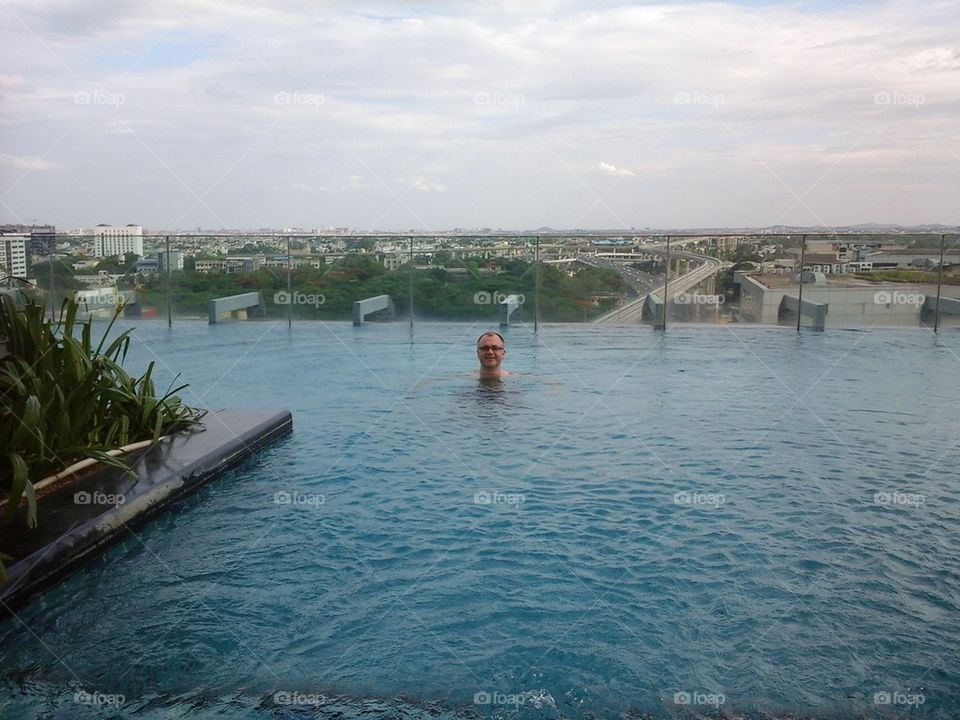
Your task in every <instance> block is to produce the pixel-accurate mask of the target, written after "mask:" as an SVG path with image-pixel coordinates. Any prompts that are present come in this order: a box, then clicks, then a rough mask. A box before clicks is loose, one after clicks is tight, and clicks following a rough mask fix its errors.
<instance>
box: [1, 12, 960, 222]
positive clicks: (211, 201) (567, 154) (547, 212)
mask: <svg viewBox="0 0 960 720" xmlns="http://www.w3.org/2000/svg"><path fill="white" fill-rule="evenodd" d="M958 27H960V2H957V1H949V2H947V1H941V0H928V1H920V0H914V1H899V0H897V1H892V2H871V3H856V4H851V3H845V2H833V3H830V2H769V3H764V2H670V3H624V2H612V1H611V2H598V1H593V2H584V1H569V2H568V1H565V0H510V1H508V2H498V1H497V0H485V1H483V2H459V1H456V0H454V1H450V2H442V3H437V2H419V1H417V0H400V1H398V2H363V1H362V0H361V1H360V2H322V1H317V0H276V1H275V2H273V3H271V4H270V6H269V7H268V6H266V5H259V4H255V3H249V2H244V1H243V0H182V1H176V0H174V1H171V2H164V1H162V0H129V1H126V2H115V1H114V0H0V223H11V222H12V223H31V222H34V221H36V222H40V223H52V224H56V225H57V226H58V228H63V229H67V228H72V227H86V228H89V227H92V226H94V225H96V224H98V223H109V224H126V223H136V224H140V225H143V226H144V227H145V228H147V229H149V230H151V231H155V232H163V231H173V230H190V229H196V228H198V227H199V228H204V229H220V228H236V229H256V228H291V227H299V228H306V229H310V228H326V227H350V228H352V229H356V230H401V231H407V230H411V231H417V232H421V231H423V232H430V231H440V230H446V229H453V228H457V227H460V228H483V227H489V228H494V229H504V230H520V231H522V230H531V229H536V228H540V227H552V228H563V229H572V228H585V229H613V230H616V229H624V230H627V229H630V228H636V229H642V228H704V227H765V226H771V225H778V224H784V225H803V226H817V225H822V226H825V227H833V226H843V225H852V224H861V223H884V224H902V225H913V224H927V223H943V224H948V225H955V224H960V202H958V201H960V35H958V33H957V28H958Z"/></svg>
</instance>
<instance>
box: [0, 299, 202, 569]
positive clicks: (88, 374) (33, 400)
mask: <svg viewBox="0 0 960 720" xmlns="http://www.w3.org/2000/svg"><path fill="white" fill-rule="evenodd" d="M77 309H78V305H77V303H76V302H75V301H73V300H67V301H65V302H64V304H63V306H62V307H61V310H60V316H59V318H57V319H49V318H47V317H46V316H45V314H44V310H43V308H42V307H41V306H39V305H37V304H35V303H33V302H28V303H27V304H26V305H25V306H24V307H22V308H20V307H18V306H17V305H16V303H14V302H13V300H12V298H10V297H9V296H6V295H0V337H6V339H7V349H8V351H9V352H10V355H9V356H7V357H6V358H3V359H0V443H2V445H0V500H6V501H7V510H6V517H7V520H10V519H11V518H12V517H13V516H14V515H15V513H16V509H17V507H18V506H19V505H20V504H21V502H22V501H23V499H24V498H25V499H26V503H27V522H28V524H29V525H30V526H31V527H33V526H35V525H36V521H37V501H36V496H35V493H34V488H33V482H35V481H37V480H39V479H40V478H42V477H44V476H46V475H49V474H51V473H53V472H56V471H58V470H61V469H63V468H64V467H66V466H67V465H69V464H70V463H72V462H74V461H76V460H79V459H82V458H88V457H89V458H95V459H97V460H100V461H102V462H104V463H107V464H109V465H113V466H115V467H121V468H126V465H125V464H124V463H123V461H122V460H121V459H119V458H117V457H114V456H110V455H107V454H106V453H107V451H109V450H111V449H113V448H116V447H120V446H123V445H127V444H130V443H133V442H137V441H140V440H151V439H152V440H153V441H156V440H158V439H159V438H160V437H161V436H163V435H166V434H169V433H171V432H177V431H179V430H183V429H185V428H188V427H190V426H192V425H194V424H196V423H197V422H198V421H199V418H200V416H201V413H200V412H198V411H197V410H195V409H193V408H191V407H188V406H187V405H184V404H183V402H182V401H181V400H180V398H179V397H178V396H177V395H176V393H177V392H179V391H180V390H182V389H183V388H185V387H186V385H181V386H179V387H176V388H173V387H171V389H169V390H168V391H167V392H166V393H165V394H164V395H163V396H162V397H157V396H156V393H155V392H154V386H153V379H152V375H153V367H154V363H152V362H151V363H150V365H149V366H148V367H147V371H146V372H145V373H144V374H143V375H141V376H140V377H138V378H134V377H131V376H130V375H129V374H128V373H127V372H126V371H125V370H124V369H123V367H122V363H123V361H124V359H125V358H126V355H127V350H128V348H129V345H130V337H129V333H130V331H129V330H128V331H126V332H123V333H121V334H120V335H119V336H118V337H117V338H116V339H114V340H113V341H112V342H111V343H110V344H109V345H106V346H105V344H106V342H107V336H108V335H109V334H110V330H111V329H112V328H113V323H114V321H116V318H117V315H114V317H113V320H111V322H110V325H109V326H108V328H107V330H106V332H105V333H104V335H103V338H101V340H100V342H99V343H98V344H97V345H96V346H94V344H93V340H92V323H91V321H90V320H87V321H85V322H78V320H77ZM117 314H119V310H118V313H117ZM78 328H79V330H80V337H79V338H77V337H75V331H76V330H77V329H78ZM2 576H3V566H2V563H0V579H2Z"/></svg>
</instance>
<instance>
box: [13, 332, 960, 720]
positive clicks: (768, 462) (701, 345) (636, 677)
mask: <svg viewBox="0 0 960 720" xmlns="http://www.w3.org/2000/svg"><path fill="white" fill-rule="evenodd" d="M484 329H486V328H484V327H481V326H478V325H470V324H419V325H417V327H416V328H415V331H414V334H413V342H411V334H410V330H409V328H408V327H407V326H406V325H404V324H402V323H397V324H391V325H371V326H367V327H363V328H353V327H352V326H350V325H348V324H323V323H298V324H295V326H294V328H293V330H292V331H288V329H287V327H286V324H285V323H280V324H273V323H266V322H260V323H234V324H225V325H217V326H208V325H206V324H205V323H200V322H180V323H177V324H176V325H175V327H174V330H173V331H172V332H170V331H168V330H167V328H166V326H165V325H164V324H162V323H156V322H154V323H151V322H143V323H141V324H139V325H138V326H137V328H136V330H135V333H134V336H135V341H134V345H133V348H132V351H131V357H130V362H129V364H130V365H131V366H132V367H134V368H142V367H143V366H145V364H146V362H148V361H149V360H152V359H155V360H157V361H158V370H160V371H161V372H160V375H161V376H165V377H166V378H167V380H169V378H170V377H172V373H174V372H176V371H182V373H183V379H184V380H186V381H188V382H190V383H191V388H190V390H189V391H188V392H187V393H186V394H185V395H186V400H187V401H188V402H190V403H191V404H195V405H201V406H206V407H231V408H242V407H256V408H263V407H267V408H289V409H291V410H292V411H293V413H294V421H295V430H294V435H293V436H291V437H290V438H289V439H287V440H284V441H282V442H280V443H278V444H276V445H274V446H272V447H271V448H269V449H268V450H266V451H265V452H263V453H262V454H260V455H259V456H258V457H257V458H255V459H254V460H252V461H250V462H249V463H247V464H246V465H245V466H243V467H242V468H239V469H237V470H235V471H233V472H231V473H230V474H229V475H227V476H225V477H224V478H223V479H221V480H219V481H217V482H215V483H214V484H212V485H210V486H208V487H206V488H204V489H203V490H201V491H200V492H199V493H198V494H196V495H194V496H192V497H191V498H189V499H188V500H187V501H185V502H183V503H181V504H180V505H179V506H178V507H177V509H176V510H175V511H173V512H170V513H168V514H167V515H165V516H163V517H161V518H159V519H157V520H156V521H155V522H153V523H151V524H150V525H149V526H148V527H146V528H144V529H142V530H141V531H139V532H138V533H137V534H136V536H135V537H131V538H130V539H128V540H127V541H125V542H124V543H123V544H122V545H120V546H118V547H116V548H114V549H112V550H111V551H109V552H108V553H107V554H106V555H105V556H104V557H103V558H102V559H101V560H99V561H97V562H96V563H94V564H93V565H91V566H89V567H87V568H85V569H84V570H83V571H82V572H81V573H79V574H78V575H76V576H74V577H72V578H71V579H70V580H68V581H67V582H65V583H64V584H63V585H61V586H59V587H58V588H56V589H55V590H52V591H51V592H49V593H47V594H46V595H45V596H44V597H43V598H42V600H40V601H38V602H37V603H35V604H33V605H31V606H30V607H28V608H26V609H25V610H24V611H23V612H21V613H20V615H19V617H18V618H15V619H9V620H6V621H4V622H3V624H2V625H0V647H2V667H3V679H2V684H0V692H2V695H0V703H2V705H0V707H2V709H3V711H2V712H0V716H2V717H3V718H4V719H6V718H8V717H10V718H15V717H47V718H74V717H104V718H106V717H149V718H154V717H156V718H166V717H230V718H276V717H298V718H299V717H361V716H363V717H403V718H426V717H472V716H477V715H479V716H482V717H503V718H508V717H510V718H512V717H518V718H527V717H537V718H540V717H550V718H553V717H561V716H562V717H571V718H573V717H576V718H580V717H591V716H593V717H609V718H617V717H644V714H649V716H651V717H656V718H659V717H685V716H687V713H689V716H691V717H695V716H696V713H701V714H703V715H708V716H709V715H711V714H714V713H715V711H719V712H721V713H724V714H726V715H727V716H731V717H732V716H735V715H736V714H737V713H743V714H745V715H748V716H750V717H764V716H765V714H767V715H766V716H785V715H787V714H788V713H791V712H795V713H815V714H816V715H817V716H818V717H851V716H857V717H900V716H903V717H931V718H933V717H935V718H948V717H956V716H957V714H958V712H960V710H958V708H960V660H958V658H960V653H958V650H960V648H958V645H960V632H958V627H960V622H958V621H960V535H958V529H960V524H958V521H960V470H958V466H960V449H958V448H957V443H958V440H960V437H958V427H960V425H958V417H957V408H958V407H960V384H958V383H957V381H956V378H957V377H958V370H960V334H958V333H957V331H955V330H951V331H948V332H947V333H943V334H941V335H940V337H936V336H934V335H932V334H930V333H928V332H926V331H921V330H902V331H893V330H883V331H873V332H841V331H832V332H826V333H804V334H801V335H799V336H798V335H797V334H796V333H794V332H792V331H790V330H787V329H785V328H758V327H746V328H745V327H738V326H728V327H716V326H714V327H685V326H677V327H675V328H672V329H671V330H670V331H669V333H668V334H667V335H665V336H664V335H662V334H658V333H655V332H653V331H651V330H649V329H648V328H645V327H634V328H626V327H615V328H611V327H603V328H600V327H591V326H580V325H558V326H541V331H540V333H539V335H537V336H534V335H533V334H532V333H531V331H530V328H528V327H515V328H511V329H510V330H509V331H508V333H507V345H508V348H509V353H508V356H507V361H506V364H507V366H508V367H509V369H511V370H513V371H516V372H517V373H519V374H517V375H515V376H513V377H510V378H508V379H507V381H506V382H504V383H503V384H502V385H500V386H494V387H490V386H482V385H479V384H478V382H477V380H476V379H475V378H474V377H472V376H471V375H470V374H469V371H471V370H472V369H473V367H474V364H475V358H474V354H473V350H472V347H473V342H474V340H475V338H476V337H477V335H479V334H480V332H481V330H484ZM278 493H285V494H286V495H282V494H281V495H279V496H278ZM286 499H289V500H290V502H282V501H283V500H286ZM278 500H280V501H281V502H278ZM81 689H82V690H83V691H85V692H88V693H91V694H93V693H100V694H101V695H99V696H97V697H98V698H99V699H98V700H96V701H95V702H94V703H93V704H91V703H89V702H86V703H85V702H84V700H85V699H86V700H89V698H85V696H79V701H78V696H77V693H78V692H79V691H80V690H81ZM120 695H122V696H123V702H122V704H120V701H119V698H118V697H114V700H116V701H117V702H116V703H115V704H111V702H109V701H107V702H104V701H103V699H104V697H108V698H109V697H110V696H120ZM685 701H687V702H685ZM887 701H888V702H887Z"/></svg>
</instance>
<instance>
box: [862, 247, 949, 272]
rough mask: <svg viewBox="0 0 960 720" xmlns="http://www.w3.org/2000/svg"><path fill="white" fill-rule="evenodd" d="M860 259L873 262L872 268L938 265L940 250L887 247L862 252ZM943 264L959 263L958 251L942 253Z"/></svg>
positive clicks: (928, 266)
mask: <svg viewBox="0 0 960 720" xmlns="http://www.w3.org/2000/svg"><path fill="white" fill-rule="evenodd" d="M860 259H861V260H863V261H865V262H870V263H873V267H874V269H883V268H890V269H893V268H897V269H900V270H907V269H914V270H915V269H917V268H920V269H923V268H930V267H939V265H940V251H939V250H929V249H922V248H916V249H913V248H888V249H887V250H882V251H880V252H872V253H864V254H862V255H861V256H860ZM943 264H944V266H950V265H957V264H960V252H957V251H956V250H950V251H947V252H946V253H944V256H943Z"/></svg>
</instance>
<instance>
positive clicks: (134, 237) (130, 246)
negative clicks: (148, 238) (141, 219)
mask: <svg viewBox="0 0 960 720" xmlns="http://www.w3.org/2000/svg"><path fill="white" fill-rule="evenodd" d="M93 242H94V250H93V255H94V257H98V258H105V257H114V256H116V255H125V254H126V253H134V254H135V255H139V256H141V257H143V228H142V227H140V226H139V225H104V224H101V225H97V226H96V227H95V228H94V229H93Z"/></svg>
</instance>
